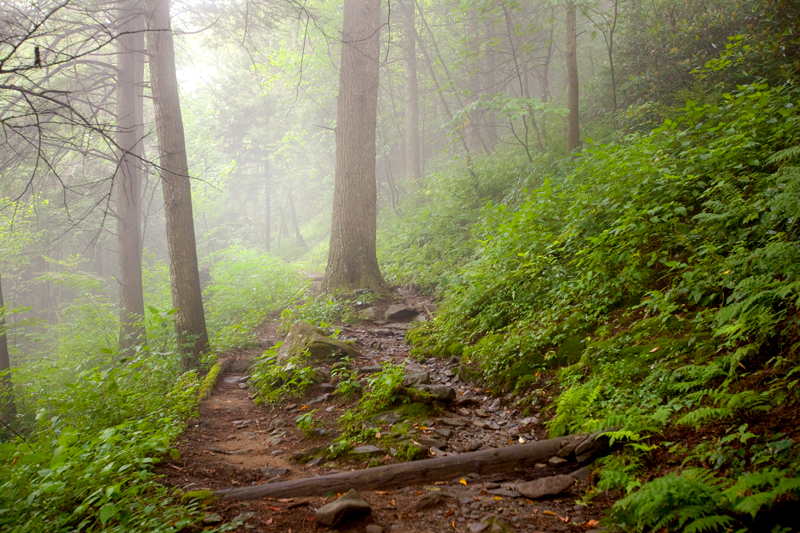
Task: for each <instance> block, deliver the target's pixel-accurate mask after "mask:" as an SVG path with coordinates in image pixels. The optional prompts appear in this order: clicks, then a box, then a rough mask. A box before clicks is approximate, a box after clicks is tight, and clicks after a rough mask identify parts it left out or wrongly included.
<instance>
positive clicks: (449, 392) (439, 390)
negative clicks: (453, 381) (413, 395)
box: [415, 385, 456, 402]
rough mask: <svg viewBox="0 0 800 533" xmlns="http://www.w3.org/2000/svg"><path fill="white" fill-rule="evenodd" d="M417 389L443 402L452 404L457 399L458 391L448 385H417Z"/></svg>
mask: <svg viewBox="0 0 800 533" xmlns="http://www.w3.org/2000/svg"><path fill="white" fill-rule="evenodd" d="M415 388H417V389H419V390H423V391H425V392H427V393H429V394H431V395H432V396H433V397H434V398H435V399H437V400H439V401H442V402H451V401H453V400H455V399H456V390H455V389H454V388H452V387H448V386H446V385H416V386H415Z"/></svg>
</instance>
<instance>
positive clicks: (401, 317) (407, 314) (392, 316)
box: [384, 304, 419, 322]
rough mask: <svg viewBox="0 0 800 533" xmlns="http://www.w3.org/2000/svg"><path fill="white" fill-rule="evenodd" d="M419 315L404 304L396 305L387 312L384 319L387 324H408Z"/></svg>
mask: <svg viewBox="0 0 800 533" xmlns="http://www.w3.org/2000/svg"><path fill="white" fill-rule="evenodd" d="M418 314H419V312H418V311H417V310H416V309H414V308H412V307H408V306H407V305H402V304H395V305H392V306H390V307H389V309H387V310H386V313H385V314H384V319H385V320H386V321H387V322H408V321H409V320H411V319H412V318H414V317H416V316H417V315H418Z"/></svg>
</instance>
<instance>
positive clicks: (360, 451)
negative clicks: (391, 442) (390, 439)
mask: <svg viewBox="0 0 800 533" xmlns="http://www.w3.org/2000/svg"><path fill="white" fill-rule="evenodd" d="M350 453H352V454H354V455H367V456H369V455H384V454H385V453H386V451H385V450H383V449H382V448H378V447H377V446H373V445H372V444H366V445H364V446H356V447H355V448H353V449H352V450H351V451H350Z"/></svg>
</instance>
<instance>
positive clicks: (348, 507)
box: [316, 489, 372, 527]
mask: <svg viewBox="0 0 800 533" xmlns="http://www.w3.org/2000/svg"><path fill="white" fill-rule="evenodd" d="M371 512H372V507H370V505H369V504H368V503H367V502H366V501H364V498H362V497H361V495H360V494H359V493H358V492H356V490H355V489H350V492H348V493H347V494H345V495H344V496H342V497H341V498H339V499H338V500H336V501H333V502H331V503H329V504H327V505H323V506H322V507H320V508H319V510H317V514H316V520H317V522H319V523H320V524H322V525H324V526H329V527H333V526H335V525H336V524H339V523H340V522H344V521H345V520H350V519H352V518H356V517H361V516H366V515H368V514H370V513H371Z"/></svg>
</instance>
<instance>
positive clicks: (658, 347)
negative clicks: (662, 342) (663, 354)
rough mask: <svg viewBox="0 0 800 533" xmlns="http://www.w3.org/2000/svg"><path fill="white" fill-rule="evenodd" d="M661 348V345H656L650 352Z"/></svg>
mask: <svg viewBox="0 0 800 533" xmlns="http://www.w3.org/2000/svg"><path fill="white" fill-rule="evenodd" d="M660 348H661V346H656V347H655V348H653V349H652V350H650V353H653V352H657V351H658V350H659V349H660Z"/></svg>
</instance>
